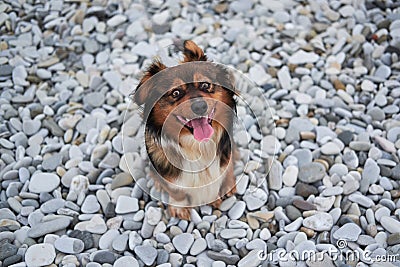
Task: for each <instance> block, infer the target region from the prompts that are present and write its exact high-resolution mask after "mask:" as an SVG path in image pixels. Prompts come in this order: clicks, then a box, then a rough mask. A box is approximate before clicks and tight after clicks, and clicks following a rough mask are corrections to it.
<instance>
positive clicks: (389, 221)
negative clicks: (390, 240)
mask: <svg viewBox="0 0 400 267" xmlns="http://www.w3.org/2000/svg"><path fill="white" fill-rule="evenodd" d="M380 223H381V225H382V227H383V228H385V230H386V231H388V232H389V233H391V234H394V233H398V232H399V229H400V228H399V227H400V222H399V221H398V220H397V219H393V218H392V217H389V216H382V218H381V220H380Z"/></svg>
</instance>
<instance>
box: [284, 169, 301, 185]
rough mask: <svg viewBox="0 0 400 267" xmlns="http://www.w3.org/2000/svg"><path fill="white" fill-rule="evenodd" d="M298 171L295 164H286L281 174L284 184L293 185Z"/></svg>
mask: <svg viewBox="0 0 400 267" xmlns="http://www.w3.org/2000/svg"><path fill="white" fill-rule="evenodd" d="M298 173H299V169H298V168H297V167H296V166H293V165H291V166H288V167H287V168H286V170H285V172H284V173H283V176H282V180H283V183H284V185H286V186H289V187H292V186H294V185H295V184H296V182H297V175H298Z"/></svg>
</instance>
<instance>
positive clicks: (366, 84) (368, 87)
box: [361, 80, 376, 92]
mask: <svg viewBox="0 0 400 267" xmlns="http://www.w3.org/2000/svg"><path fill="white" fill-rule="evenodd" d="M375 87H376V86H375V84H374V83H373V82H371V81H370V80H363V81H362V83H361V89H362V90H363V91H367V92H372V91H374V89H375Z"/></svg>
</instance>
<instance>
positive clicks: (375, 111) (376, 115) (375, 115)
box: [367, 107, 385, 121]
mask: <svg viewBox="0 0 400 267" xmlns="http://www.w3.org/2000/svg"><path fill="white" fill-rule="evenodd" d="M367 115H370V116H371V117H372V119H373V120H374V121H382V120H384V119H385V112H384V111H383V110H382V109H380V108H379V107H373V108H371V109H370V110H368V112H367Z"/></svg>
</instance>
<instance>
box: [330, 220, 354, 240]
mask: <svg viewBox="0 0 400 267" xmlns="http://www.w3.org/2000/svg"><path fill="white" fill-rule="evenodd" d="M360 234H361V228H360V227H359V226H358V225H357V224H355V223H346V224H345V225H343V226H342V227H340V228H339V229H338V230H336V231H335V232H334V233H333V237H334V238H336V239H344V240H347V241H357V239H358V237H359V236H360Z"/></svg>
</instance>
